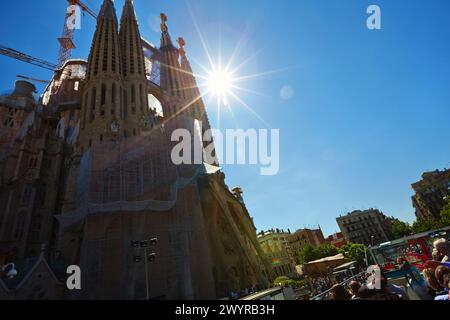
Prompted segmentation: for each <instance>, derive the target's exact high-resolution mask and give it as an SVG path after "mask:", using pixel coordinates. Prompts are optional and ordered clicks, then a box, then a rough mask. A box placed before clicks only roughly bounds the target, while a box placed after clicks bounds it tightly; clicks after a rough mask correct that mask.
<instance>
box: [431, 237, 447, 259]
mask: <svg viewBox="0 0 450 320" xmlns="http://www.w3.org/2000/svg"><path fill="white" fill-rule="evenodd" d="M433 247H434V249H436V251H437V253H438V254H439V255H443V256H446V255H448V254H449V253H450V245H449V243H448V242H447V240H445V239H444V238H441V239H437V240H436V241H435V242H434V243H433Z"/></svg>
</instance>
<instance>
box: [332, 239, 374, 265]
mask: <svg viewBox="0 0 450 320" xmlns="http://www.w3.org/2000/svg"><path fill="white" fill-rule="evenodd" d="M366 251H367V247H366V246H365V245H363V244H355V243H347V244H346V245H345V246H343V247H342V248H341V249H340V250H339V252H340V253H342V254H343V255H344V257H345V258H346V259H349V260H351V261H358V262H359V263H362V262H363V261H364V260H365V258H366Z"/></svg>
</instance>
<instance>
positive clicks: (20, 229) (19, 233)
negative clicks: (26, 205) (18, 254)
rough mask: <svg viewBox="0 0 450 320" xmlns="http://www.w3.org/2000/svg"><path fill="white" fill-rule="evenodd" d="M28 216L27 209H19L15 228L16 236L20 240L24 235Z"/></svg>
mask: <svg viewBox="0 0 450 320" xmlns="http://www.w3.org/2000/svg"><path fill="white" fill-rule="evenodd" d="M26 218H27V212H26V211H25V210H21V211H19V214H18V215H17V219H16V227H15V229H14V238H15V239H16V240H20V239H22V237H23V234H24V230H25V221H26Z"/></svg>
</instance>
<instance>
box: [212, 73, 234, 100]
mask: <svg viewBox="0 0 450 320" xmlns="http://www.w3.org/2000/svg"><path fill="white" fill-rule="evenodd" d="M207 78H208V79H207V87H208V91H209V92H211V93H212V94H214V95H216V96H218V97H221V98H226V96H227V95H228V94H230V93H231V89H232V88H233V82H234V80H233V76H232V74H231V73H229V72H227V71H226V70H214V71H212V72H210V73H209V75H208V77H207Z"/></svg>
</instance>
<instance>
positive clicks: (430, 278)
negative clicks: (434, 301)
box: [422, 268, 439, 291]
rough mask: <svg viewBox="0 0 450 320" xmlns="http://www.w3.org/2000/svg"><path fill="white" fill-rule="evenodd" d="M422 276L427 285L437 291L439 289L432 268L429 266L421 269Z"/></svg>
mask: <svg viewBox="0 0 450 320" xmlns="http://www.w3.org/2000/svg"><path fill="white" fill-rule="evenodd" d="M422 274H423V277H424V278H425V281H426V282H427V284H428V286H429V287H430V288H431V289H433V290H435V291H437V290H439V283H438V281H437V279H436V276H435V275H434V270H433V269H431V268H427V269H423V271H422Z"/></svg>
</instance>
